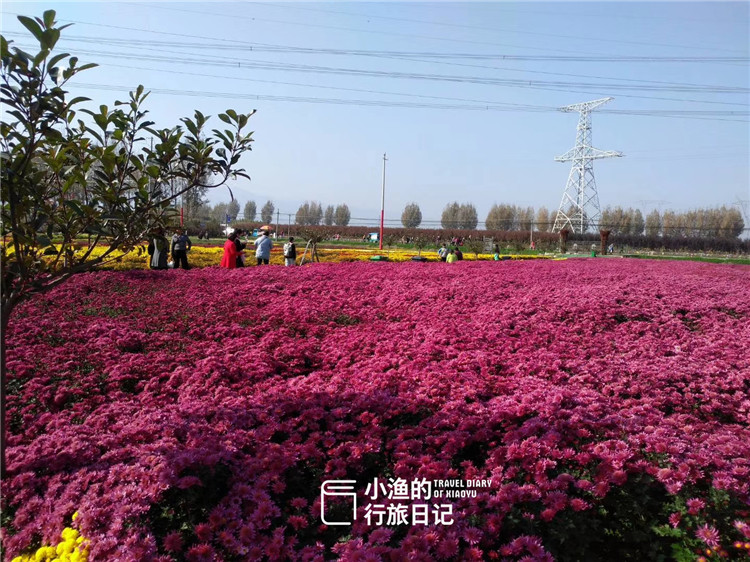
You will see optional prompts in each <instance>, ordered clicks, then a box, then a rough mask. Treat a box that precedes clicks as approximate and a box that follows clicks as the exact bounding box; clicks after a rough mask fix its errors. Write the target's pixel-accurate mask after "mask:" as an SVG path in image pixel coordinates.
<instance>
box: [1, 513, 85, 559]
mask: <svg viewBox="0 0 750 562" xmlns="http://www.w3.org/2000/svg"><path fill="white" fill-rule="evenodd" d="M77 516H78V513H74V514H73V521H75V520H76V518H77ZM60 537H61V538H62V541H60V542H59V543H58V544H57V546H42V547H40V548H38V549H37V551H36V552H34V553H33V554H22V555H21V556H16V557H15V558H13V559H12V561H11V562H86V561H87V560H88V558H89V545H88V541H87V540H86V538H85V537H82V536H81V535H80V534H79V533H78V531H76V530H75V529H72V528H70V527H65V528H64V529H63V531H62V533H60Z"/></svg>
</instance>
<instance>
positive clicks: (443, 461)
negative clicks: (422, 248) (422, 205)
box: [2, 259, 750, 562]
mask: <svg viewBox="0 0 750 562" xmlns="http://www.w3.org/2000/svg"><path fill="white" fill-rule="evenodd" d="M164 279H165V278H164V276H163V275H161V274H160V273H159V272H152V271H128V272H97V273H91V274H82V275H78V276H76V277H74V278H73V279H72V280H71V281H70V282H68V283H67V284H65V285H62V286H60V287H59V288H57V289H55V290H54V291H52V292H49V293H47V294H45V295H42V296H39V297H37V298H35V299H34V300H33V301H32V302H30V303H27V304H25V305H23V306H22V307H21V308H19V309H18V310H17V313H16V315H15V316H14V318H13V319H12V321H11V331H10V333H9V341H8V367H9V377H10V379H9V397H8V418H9V423H10V426H9V427H10V438H9V450H8V461H9V478H8V480H7V482H5V483H4V484H5V486H4V493H3V500H2V501H3V502H4V503H3V505H2V508H3V538H2V541H3V547H4V549H5V553H6V554H5V556H6V559H7V560H10V559H12V558H13V557H14V556H18V555H21V554H23V553H31V554H33V552H35V551H36V550H37V549H38V548H39V547H40V545H42V544H57V542H59V537H60V536H61V532H62V531H63V529H64V528H65V527H66V525H69V524H70V521H71V516H72V514H73V513H74V512H76V511H77V512H78V513H79V517H78V518H77V519H76V521H75V523H74V527H75V528H76V529H77V530H78V531H79V532H80V534H81V535H82V536H85V537H86V539H87V541H88V549H89V550H88V559H89V560H91V561H96V560H105V561H111V560H126V561H129V560H158V561H161V562H166V561H169V560H188V561H201V560H205V561H213V560H310V561H312V560H324V559H332V558H338V559H341V560H353V561H354V560H393V561H396V560H406V559H409V560H508V561H521V560H523V561H528V560H548V561H549V560H571V561H572V560H587V561H596V560H628V559H636V558H639V559H645V560H658V559H664V560H666V559H678V560H695V559H698V557H699V556H702V557H704V558H705V559H717V560H718V559H722V558H723V559H732V560H746V561H747V560H750V555H748V552H750V551H749V550H748V548H747V547H750V525H748V523H749V522H750V517H749V515H750V398H749V397H748V391H749V390H750V357H749V356H748V353H747V343H746V342H747V341H750V269H748V268H746V267H742V266H721V265H712V264H695V263H666V262H644V261H637V260H627V259H623V260H568V261H561V262H553V261H546V260H545V261H542V260H539V261H531V262H516V261H512V262H508V263H505V264H503V266H502V267H500V266H498V265H497V264H494V263H488V262H470V263H464V264H462V266H461V267H449V266H446V265H444V264H440V263H427V264H421V265H415V267H404V266H400V265H398V264H388V263H383V264H371V263H345V264H340V265H336V266H332V265H328V264H315V265H313V266H311V267H306V268H301V269H297V270H293V271H292V270H289V269H286V268H246V269H238V270H222V269H219V268H213V267H212V268H206V269H195V270H192V271H190V272H185V273H184V274H182V275H174V276H170V277H169V283H165V282H164ZM376 479H379V480H380V481H391V482H393V481H406V482H414V481H429V482H435V481H438V480H445V481H456V480H461V481H465V480H473V481H474V480H487V481H488V482H489V485H488V486H486V487H481V488H478V489H477V490H476V494H472V495H468V496H467V497H453V498H446V499H444V500H443V501H442V502H441V503H443V504H446V505H449V506H450V512H451V514H452V521H450V522H447V521H443V522H442V523H436V522H435V521H433V520H430V521H429V522H428V523H427V524H410V525H404V524H400V523H399V522H398V521H391V522H384V523H383V524H382V525H378V524H374V523H372V522H371V521H370V520H368V518H367V515H366V510H367V508H368V507H369V506H366V500H367V497H366V494H367V492H366V487H367V485H368V483H372V482H374V481H377V480H376ZM326 480H353V481H356V483H357V484H356V487H357V494H358V498H357V499H358V503H357V506H358V507H357V511H356V514H352V513H349V515H352V521H351V523H352V525H350V526H335V525H326V524H324V523H323V521H322V517H321V510H323V511H324V512H326V513H327V514H328V517H329V518H330V520H332V521H337V520H341V518H342V517H344V516H345V515H346V513H347V505H348V504H346V501H345V499H344V498H338V499H334V500H333V501H332V502H331V503H329V504H328V505H327V506H326V505H322V500H321V485H322V484H323V482H324V481H326ZM391 501H392V500H386V502H385V503H386V504H388V505H390V502H391ZM406 504H407V505H408V506H409V507H412V508H415V502H414V500H413V498H412V499H410V500H407V501H406ZM412 504H414V505H412ZM415 509H416V508H415ZM355 515H356V517H355Z"/></svg>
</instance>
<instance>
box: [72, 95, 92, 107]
mask: <svg viewBox="0 0 750 562" xmlns="http://www.w3.org/2000/svg"><path fill="white" fill-rule="evenodd" d="M82 101H91V98H86V97H84V96H78V97H77V98H73V99H72V100H70V101H69V102H68V107H70V106H71V105H73V104H74V103H81V102H82Z"/></svg>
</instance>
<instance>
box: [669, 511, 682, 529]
mask: <svg viewBox="0 0 750 562" xmlns="http://www.w3.org/2000/svg"><path fill="white" fill-rule="evenodd" d="M681 520H682V514H681V513H678V512H675V513H672V514H671V515H670V516H669V524H670V525H672V527H674V528H675V529H676V528H677V527H678V526H679V525H680V521H681Z"/></svg>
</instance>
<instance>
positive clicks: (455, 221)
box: [184, 193, 745, 238]
mask: <svg viewBox="0 0 750 562" xmlns="http://www.w3.org/2000/svg"><path fill="white" fill-rule="evenodd" d="M184 205H185V212H186V215H187V217H186V218H188V219H189V218H193V219H198V218H202V219H205V218H209V219H211V220H213V221H216V222H219V223H223V222H225V221H226V217H227V216H229V217H230V218H231V220H233V221H236V220H244V221H247V222H254V221H256V220H261V221H262V222H265V223H270V222H273V221H274V218H275V217H274V213H275V212H276V208H275V206H274V204H273V202H272V201H267V202H266V203H265V205H263V207H262V208H261V210H260V218H259V219H258V211H257V206H256V203H255V201H248V202H247V203H245V205H244V209H243V212H242V213H240V203H239V202H238V201H237V200H233V201H230V202H229V203H216V204H215V205H213V206H211V205H210V204H209V203H208V202H207V201H205V200H204V199H203V198H202V196H201V195H200V194H199V195H198V196H197V197H196V195H195V193H191V194H190V196H189V197H186V200H185V201H184ZM556 215H557V211H550V210H549V209H547V208H546V207H540V208H538V209H534V207H524V206H518V205H510V204H505V203H502V204H494V205H492V207H491V208H490V210H489V212H488V213H487V216H486V218H485V220H484V229H485V230H498V231H499V230H502V231H530V230H534V231H536V232H552V229H553V227H554V223H555V217H556ZM350 221H351V212H350V210H349V207H348V205H346V204H345V203H342V204H340V205H336V206H334V205H328V206H326V207H325V208H324V207H323V205H321V203H320V202H316V201H305V202H304V203H303V204H302V205H300V206H299V208H298V209H297V212H296V214H295V217H294V223H295V224H297V225H302V226H317V225H325V226H348V225H349V222H350ZM401 224H402V225H403V226H404V228H418V227H419V226H420V225H422V211H421V209H420V208H419V205H418V204H417V203H414V202H412V203H409V204H407V205H406V206H405V207H404V210H403V212H402V213H401ZM478 225H479V216H478V213H477V209H476V207H475V206H474V205H473V204H472V203H458V202H456V201H454V202H452V203H449V204H447V205H446V206H445V208H444V209H443V212H442V215H441V217H440V226H441V227H442V228H444V229H459V230H476V229H477V227H478ZM597 226H598V227H599V228H601V229H605V230H609V231H610V232H611V233H612V234H617V235H624V234H628V235H633V236H641V235H645V236H677V237H700V238H736V237H739V236H740V235H741V234H742V232H743V230H744V228H745V222H744V220H743V217H742V213H741V212H740V211H739V210H738V209H737V208H735V207H727V206H722V207H717V208H700V209H695V210H692V211H685V212H678V211H671V210H666V211H663V212H660V211H658V210H653V211H651V212H650V213H648V214H647V215H645V216H644V215H643V213H642V212H641V210H640V209H634V208H632V207H629V208H623V207H620V206H616V207H607V208H605V209H604V210H602V213H601V217H600V218H599V221H598V225H597Z"/></svg>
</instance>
